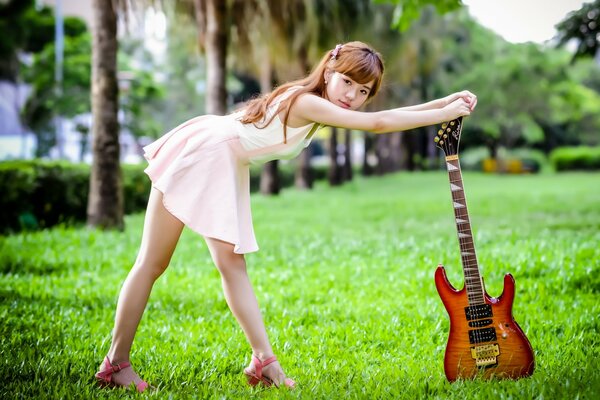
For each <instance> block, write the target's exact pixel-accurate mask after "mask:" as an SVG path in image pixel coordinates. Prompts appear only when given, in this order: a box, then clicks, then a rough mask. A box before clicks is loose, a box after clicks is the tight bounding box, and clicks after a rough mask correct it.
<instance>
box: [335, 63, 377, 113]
mask: <svg viewBox="0 0 600 400" xmlns="http://www.w3.org/2000/svg"><path fill="white" fill-rule="evenodd" d="M325 81H326V82H327V87H326V89H325V98H326V99H327V100H329V101H331V102H332V103H333V104H335V105H337V106H340V107H343V108H347V109H349V110H357V109H359V108H360V106H362V105H363V104H364V103H365V101H367V99H368V98H369V93H370V92H371V89H372V88H373V83H374V81H371V82H369V83H358V82H356V81H354V80H352V79H351V78H350V77H348V76H346V75H344V74H341V73H339V72H335V71H331V70H329V71H327V72H325Z"/></svg>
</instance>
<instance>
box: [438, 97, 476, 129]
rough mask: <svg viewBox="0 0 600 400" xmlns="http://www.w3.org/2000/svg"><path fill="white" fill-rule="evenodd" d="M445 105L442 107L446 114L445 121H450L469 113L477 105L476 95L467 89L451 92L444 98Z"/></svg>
mask: <svg viewBox="0 0 600 400" xmlns="http://www.w3.org/2000/svg"><path fill="white" fill-rule="evenodd" d="M444 101H445V102H446V106H444V108H443V109H442V110H443V111H444V112H445V114H446V119H445V120H446V121H451V120H453V119H456V118H458V117H464V116H468V115H471V112H472V111H473V110H474V109H475V106H476V105H477V96H475V95H474V94H473V93H471V92H469V91H468V90H463V91H462V92H457V93H453V94H451V95H449V96H446V97H445V98H444Z"/></svg>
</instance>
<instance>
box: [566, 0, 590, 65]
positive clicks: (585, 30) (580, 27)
mask: <svg viewBox="0 0 600 400" xmlns="http://www.w3.org/2000/svg"><path fill="white" fill-rule="evenodd" d="M556 29H557V31H558V35H557V39H558V46H563V45H565V44H566V43H567V42H569V41H570V40H575V41H577V42H578V46H577V50H576V51H575V54H574V55H573V61H575V60H576V59H578V58H581V57H586V56H587V57H590V56H591V57H595V58H596V62H597V63H598V64H600V0H595V1H593V2H591V3H585V4H584V5H583V6H582V7H581V8H580V9H579V10H577V11H573V12H571V13H569V15H567V17H566V18H565V19H563V20H562V21H561V22H559V23H558V24H557V25H556Z"/></svg>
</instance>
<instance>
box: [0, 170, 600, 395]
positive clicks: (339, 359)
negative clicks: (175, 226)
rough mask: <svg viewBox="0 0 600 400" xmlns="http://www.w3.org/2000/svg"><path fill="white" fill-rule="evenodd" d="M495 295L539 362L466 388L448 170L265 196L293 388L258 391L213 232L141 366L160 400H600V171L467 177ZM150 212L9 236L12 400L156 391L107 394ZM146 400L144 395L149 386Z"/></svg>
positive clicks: (188, 242) (6, 376) (7, 378)
mask: <svg viewBox="0 0 600 400" xmlns="http://www.w3.org/2000/svg"><path fill="white" fill-rule="evenodd" d="M465 186H466V193H467V198H468V200H469V211H470V214H471V221H472V225H473V230H474V232H475V239H476V240H475V244H476V247H477V250H478V257H479V261H480V265H481V269H482V274H483V276H484V277H485V282H486V285H487V289H488V292H489V293H490V294H491V295H492V296H498V295H499V294H500V293H501V291H502V277H503V275H504V274H505V273H506V272H511V273H512V274H513V275H514V276H515V279H516V282H517V293H516V298H515V305H514V310H513V311H514V316H515V319H516V320H517V321H518V322H519V324H520V325H521V327H522V328H523V330H524V331H525V332H526V333H527V335H528V337H529V340H530V341H531V344H532V346H533V348H534V350H535V354H536V370H535V372H534V375H533V376H532V377H530V378H527V379H521V380H519V381H467V382H457V383H454V384H450V383H448V382H447V381H446V379H445V377H444V373H443V356H444V349H445V342H446V338H447V334H448V325H449V324H448V317H447V315H446V312H445V310H444V308H443V306H442V303H441V301H440V299H439V296H438V295H437V293H436V290H435V287H434V283H433V272H434V269H435V267H436V265H437V264H438V263H443V264H444V265H445V266H446V269H447V272H448V274H449V278H450V280H451V281H452V282H453V283H454V285H455V286H457V287H461V286H462V272H461V268H460V263H459V255H458V244H457V240H456V232H455V226H454V222H453V212H452V207H451V201H450V192H449V189H448V182H447V176H446V174H445V173H442V172H439V173H415V174H398V175H394V176H387V177H384V178H373V179H369V180H361V179H359V180H357V181H355V182H353V183H350V184H347V185H345V186H343V187H341V188H337V189H331V188H328V187H326V186H325V185H321V186H318V187H317V188H316V190H314V191H312V192H297V191H294V190H288V191H284V192H283V194H282V195H281V196H280V197H277V198H265V197H253V212H254V220H255V228H256V233H257V236H258V239H259V244H260V245H261V250H260V251H259V252H258V253H254V254H251V255H248V256H247V261H248V265H249V271H250V275H251V279H252V281H253V283H254V286H255V290H256V293H257V296H258V298H259V302H260V304H261V307H262V309H263V311H264V316H265V320H266V323H267V326H268V330H269V334H270V337H271V340H272V342H273V344H274V347H275V349H276V353H277V354H278V356H279V358H280V360H281V362H282V364H283V365H284V367H285V369H286V371H287V372H288V374H289V375H290V376H291V377H293V378H294V379H295V380H296V381H297V382H298V385H299V389H298V390H295V391H293V392H288V391H275V390H264V389H251V388H249V387H248V386H247V385H246V383H245V379H244V378H243V375H242V374H241V371H242V368H243V367H244V366H245V364H246V363H247V361H248V359H249V347H248V345H247V344H246V342H245V338H244V336H243V334H242V333H241V330H240V329H239V328H238V326H237V324H236V322H235V320H234V318H233V317H232V315H231V314H230V312H229V311H228V309H227V306H226V304H225V300H224V297H223V294H222V292H221V288H220V280H219V276H218V272H217V271H216V269H215V268H214V267H213V266H212V264H211V261H210V258H209V255H208V251H207V249H206V246H205V245H204V243H203V241H202V240H201V238H200V237H198V236H197V235H196V234H194V233H193V232H191V231H188V230H186V231H184V235H183V237H182V239H181V241H180V245H179V247H178V249H177V251H176V253H175V256H174V259H173V261H172V265H171V266H170V268H169V269H168V270H167V272H166V273H165V275H163V277H161V279H160V280H159V281H158V282H157V284H156V285H155V288H154V291H153V293H152V297H151V299H150V303H149V305H148V309H147V312H146V313H145V315H144V318H143V320H142V323H141V326H140V329H139V331H138V335H137V337H136V341H135V343H134V348H133V354H132V361H133V363H134V366H135V367H136V369H137V370H138V371H139V372H140V374H141V375H142V376H143V377H144V378H146V379H147V380H148V381H149V382H150V383H152V384H154V385H156V386H158V387H159V391H158V392H157V393H155V394H154V395H153V396H154V397H157V398H174V399H179V398H227V399H229V398H250V397H258V398H303V399H338V398H348V399H358V398H365V399H375V398H390V399H392V398H394V399H395V398H406V399H414V398H439V399H444V398H459V399H463V398H494V399H509V398H526V399H530V398H540V399H541V398H544V399H575V398H581V399H583V398H587V399H591V398H597V396H598V394H599V393H600V371H599V367H600V361H599V360H600V350H599V346H600V335H599V331H600V330H599V317H600V303H599V301H598V300H599V296H598V293H599V291H600V174H560V175H540V176H497V175H481V174H475V173H466V174H465ZM142 217H143V216H142V215H133V216H130V217H128V218H127V230H126V232H124V233H118V232H99V231H93V230H87V229H68V228H58V229H53V230H49V231H42V232H35V233H23V234H20V235H14V236H9V237H4V238H0V318H1V320H2V324H1V328H0V343H1V347H0V374H1V377H2V378H1V379H2V384H1V385H0V398H56V399H57V398H85V399H88V398H122V397H141V396H140V395H139V394H136V393H131V392H130V393H126V392H124V391H122V390H99V389H97V388H96V386H95V384H94V381H93V379H92V375H93V373H94V372H95V371H96V368H97V366H98V365H99V363H100V361H101V360H102V358H103V356H104V354H105V353H106V351H107V350H108V346H109V341H110V330H111V329H112V319H113V315H114V308H115V303H116V299H117V295H118V292H119V288H120V285H121V283H122V281H123V279H124V278H125V276H126V274H127V272H128V270H129V268H130V266H131V264H132V263H133V261H134V259H135V256H136V251H137V245H138V243H139V238H140V233H141V224H142ZM142 396H146V395H145V394H144V395H142Z"/></svg>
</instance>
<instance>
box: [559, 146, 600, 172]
mask: <svg viewBox="0 0 600 400" xmlns="http://www.w3.org/2000/svg"><path fill="white" fill-rule="evenodd" d="M550 160H551V162H552V165H553V166H554V168H555V169H556V170H557V171H570V170H587V171H591V170H599V169H600V147H589V146H577V147H560V148H558V149H556V150H554V151H553V152H552V153H551V154H550Z"/></svg>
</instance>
